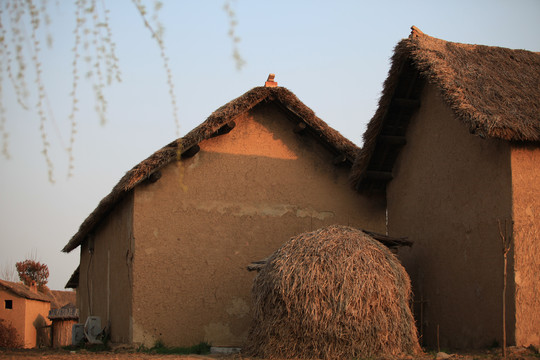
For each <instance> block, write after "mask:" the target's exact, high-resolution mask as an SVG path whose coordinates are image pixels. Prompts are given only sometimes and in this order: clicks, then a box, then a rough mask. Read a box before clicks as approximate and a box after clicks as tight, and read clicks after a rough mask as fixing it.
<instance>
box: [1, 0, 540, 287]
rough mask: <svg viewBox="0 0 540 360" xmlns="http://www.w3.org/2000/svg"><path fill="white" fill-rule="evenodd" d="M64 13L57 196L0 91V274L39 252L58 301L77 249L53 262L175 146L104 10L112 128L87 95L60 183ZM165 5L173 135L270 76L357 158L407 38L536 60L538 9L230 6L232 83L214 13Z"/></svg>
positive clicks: (66, 70)
mask: <svg viewBox="0 0 540 360" xmlns="http://www.w3.org/2000/svg"><path fill="white" fill-rule="evenodd" d="M50 3H54V2H50ZM60 3H61V5H60V7H58V8H57V7H55V6H54V4H51V11H50V14H51V17H52V21H53V24H52V26H51V33H52V35H53V38H54V47H53V49H52V50H46V51H44V53H43V54H42V55H43V56H42V59H43V67H44V72H45V73H44V79H45V83H46V86H47V91H48V94H49V97H50V103H51V108H52V110H53V112H54V115H55V119H56V123H57V126H56V128H55V127H54V126H52V125H50V124H49V125H48V127H47V132H48V134H49V137H50V140H51V143H52V148H51V154H52V158H53V162H54V166H55V178H56V183H55V184H54V185H51V184H50V183H48V181H47V172H46V167H45V162H44V160H43V156H42V155H41V154H40V151H41V143H40V137H39V131H38V127H39V119H38V117H37V115H36V114H35V112H32V111H24V110H22V109H20V108H19V107H18V106H17V105H16V102H15V100H14V96H13V95H14V94H13V93H14V91H13V89H12V87H11V86H10V84H9V83H8V82H6V81H5V80H4V83H3V84H2V90H3V92H4V94H5V102H6V107H7V116H8V118H7V124H6V128H7V130H8V132H9V134H10V152H11V155H12V158H11V159H10V160H5V159H4V158H1V159H0V172H1V174H2V176H0V266H2V265H3V264H6V263H15V262H16V261H19V260H23V259H24V258H25V257H26V256H27V255H28V254H30V253H31V252H32V251H34V252H37V254H38V258H39V259H40V260H41V261H43V262H45V263H46V264H48V265H49V268H50V272H51V276H50V282H49V285H50V287H51V288H54V289H61V288H63V286H64V285H65V283H66V282H67V280H68V278H69V276H70V275H71V273H72V271H73V270H74V269H75V268H76V267H77V265H78V260H79V250H78V249H77V250H74V251H73V252H72V253H70V254H64V253H61V252H60V250H61V249H62V247H63V246H64V245H65V244H66V243H67V242H68V241H69V239H70V238H71V236H72V235H73V234H74V233H75V232H76V231H77V229H78V227H79V225H80V224H81V223H82V221H83V220H84V219H85V218H86V216H87V215H88V214H89V213H90V212H91V211H92V210H93V209H94V208H95V207H96V206H97V204H98V203H99V201H100V200H101V199H102V198H103V197H104V196H105V195H107V194H108V193H109V191H110V190H111V189H112V187H113V186H114V185H115V184H116V182H117V181H118V180H119V179H120V177H121V176H122V175H123V174H124V173H125V172H126V171H127V170H129V169H130V168H131V167H133V166H134V165H135V164H137V163H138V162H139V161H141V160H143V159H144V158H146V157H147V156H148V155H150V154H151V153H153V152H154V151H155V150H157V149H159V148H160V147H162V146H164V145H165V144H167V143H169V142H170V141H171V140H173V139H174V138H175V133H176V128H175V124H174V120H173V117H172V110H171V103H170V99H169V98H168V93H167V87H166V86H165V84H166V77H165V73H164V71H163V67H162V65H161V60H160V58H159V52H158V48H157V46H156V45H155V44H154V43H153V42H152V40H151V39H150V36H149V34H148V32H147V31H146V30H145V29H144V27H143V25H142V23H141V21H140V17H139V15H138V14H137V13H136V11H135V10H134V8H133V5H132V3H131V1H127V0H125V1H119V0H115V1H107V2H106V3H107V4H108V6H109V7H110V10H111V26H112V28H113V36H114V40H115V42H116V44H117V52H118V57H119V58H120V66H121V71H122V74H123V82H122V83H121V84H117V85H114V86H113V87H111V88H109V89H107V90H106V94H107V96H108V101H109V112H108V118H109V122H108V124H107V125H106V126H100V125H99V119H98V118H97V115H96V114H95V113H94V112H93V98H92V94H91V92H90V88H89V85H88V84H87V83H85V82H84V81H81V85H80V86H81V96H80V98H81V111H80V112H79V113H78V124H79V133H78V136H77V139H76V143H75V176H74V177H73V178H71V179H69V180H66V174H67V156H66V154H65V152H64V151H63V146H62V143H64V144H66V143H67V139H68V136H69V125H68V121H67V117H68V114H69V110H70V100H69V97H68V94H69V92H70V91H71V83H72V81H71V78H70V74H71V62H72V59H73V54H72V53H71V48H72V44H73V35H72V31H73V28H74V16H73V13H74V9H73V7H72V5H71V3H70V2H68V1H61V2H60ZM164 5H165V6H164V9H163V11H162V14H161V19H162V22H163V24H164V25H165V28H166V33H165V44H166V47H167V52H168V55H169V57H170V67H171V69H172V73H173V78H174V81H175V86H176V97H177V102H178V105H179V118H180V123H181V130H180V131H181V135H183V134H185V133H186V132H188V131H189V130H191V129H192V128H193V127H195V126H196V125H198V124H199V123H201V122H202V121H204V120H205V119H206V117H207V116H208V115H210V113H212V111H214V110H215V109H217V108H218V107H219V106H221V105H223V104H225V103H227V102H228V101H230V100H232V99H233V98H235V97H237V96H239V95H241V94H243V93H244V92H246V91H248V90H250V89H251V88H253V87H255V86H259V85H263V84H264V81H265V80H266V77H267V75H268V74H269V73H271V72H272V73H275V74H276V80H277V82H278V83H279V85H280V86H284V87H287V88H288V89H289V90H291V91H292V92H294V93H295V94H296V95H297V96H298V97H299V98H300V100H302V101H303V102H304V103H305V104H306V105H307V106H309V107H310V108H311V109H313V110H314V111H315V112H316V114H317V115H318V116H319V117H320V118H322V119H323V120H325V121H326V122H327V123H328V124H329V125H330V126H332V127H334V128H335V129H337V130H338V131H340V132H341V133H342V134H343V135H344V136H346V137H348V138H349V139H351V140H352V141H353V142H355V143H356V144H358V145H361V142H362V140H361V139H362V134H363V132H364V129H365V125H366V123H367V122H368V121H369V119H370V118H371V116H372V115H373V113H374V111H375V109H376V104H377V101H378V98H379V95H380V91H381V89H382V83H383V81H384V79H385V78H386V75H387V72H388V69H389V58H390V56H391V55H392V51H393V48H394V46H395V45H396V43H397V42H398V41H399V40H400V39H402V38H405V37H407V36H408V35H409V33H410V27H411V25H416V26H417V27H419V28H420V29H421V30H422V31H423V32H425V33H426V34H428V35H431V36H434V37H438V38H442V39H445V40H449V41H456V42H464V43H475V44H484V45H495V46H502V47H509V48H522V49H527V50H532V51H540V1H539V0H514V1H511V0H508V1H502V0H490V1H471V0H464V1H436V0H431V1H369V2H368V1H327V0H326V1H318V0H305V1H294V0H287V1H285V0H274V1H256V0H236V1H232V5H233V6H234V8H235V10H236V13H237V19H238V22H239V24H238V26H237V28H236V32H237V34H238V35H239V36H240V37H241V42H240V43H239V45H238V47H239V50H240V53H241V55H242V56H243V58H244V59H245V60H246V62H247V64H246V66H245V67H244V69H243V70H242V71H241V72H238V71H237V70H236V68H235V64H234V61H233V59H232V56H231V53H232V46H231V41H230V39H229V38H228V36H227V31H228V18H227V16H226V14H225V12H224V11H223V2H222V1H172V0H164ZM34 99H35V98H34ZM34 102H35V101H34ZM31 103H32V102H31Z"/></svg>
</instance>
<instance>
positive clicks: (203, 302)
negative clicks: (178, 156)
mask: <svg viewBox="0 0 540 360" xmlns="http://www.w3.org/2000/svg"><path fill="white" fill-rule="evenodd" d="M235 121H236V127H235V128H234V129H233V130H232V131H231V132H230V133H229V134H226V135H222V136H219V137H215V138H211V139H209V140H206V141H203V142H202V143H201V144H200V146H201V151H200V152H199V153H198V154H197V155H195V156H194V157H193V158H191V159H187V160H186V161H184V162H183V163H182V165H183V169H180V168H179V165H178V164H176V163H175V164H171V165H169V166H168V167H166V168H164V169H163V171H162V173H163V176H162V177H161V179H160V180H159V181H157V182H156V183H153V184H148V185H142V186H139V187H137V188H136V190H135V200H134V237H135V254H136V255H135V259H134V265H133V271H134V288H133V298H134V300H133V301H134V307H133V340H134V342H139V343H144V344H146V345H152V344H153V343H154V342H155V341H156V340H161V341H163V342H164V343H165V345H168V346H173V345H175V346H187V345H192V344H196V343H199V342H201V341H207V342H210V343H211V344H212V345H214V346H240V345H241V344H242V342H243V340H244V339H245V337H246V335H247V331H248V327H249V324H250V309H251V294H250V292H251V285H252V280H253V278H254V276H255V274H254V273H250V272H248V271H247V270H246V266H247V265H248V264H249V263H250V262H252V261H254V260H260V259H263V258H266V257H267V256H269V255H270V254H271V253H272V252H273V251H274V250H276V249H277V248H278V247H279V246H280V245H281V244H282V243H283V242H284V241H285V240H287V239H288V238H290V237H291V236H293V235H297V234H299V233H302V232H305V231H310V230H315V229H317V228H320V227H323V226H327V225H330V224H344V225H351V226H356V227H360V228H366V229H372V230H374V231H379V232H384V231H385V216H384V201H381V200H380V199H379V201H369V200H368V199H367V198H365V197H362V196H361V195H360V194H358V193H356V192H354V191H353V190H352V189H351V187H350V186H349V184H348V172H349V170H350V169H349V168H348V167H336V166H334V165H333V164H332V160H333V157H334V155H332V154H330V153H329V152H328V151H327V150H326V149H324V148H323V147H322V146H321V145H320V144H319V143H317V142H316V141H314V139H313V138H312V137H311V136H309V135H307V134H303V135H298V134H295V133H294V132H293V128H294V126H295V123H294V122H292V121H290V120H289V119H287V118H286V117H285V114H284V113H283V112H282V111H281V110H279V109H278V108H277V107H275V106H274V105H263V106H258V107H256V108H255V109H254V110H252V111H251V112H250V113H249V114H247V115H243V116H242V117H240V118H237V119H236V120H235ZM182 172H183V174H184V177H183V180H182V184H181V183H180V181H181V180H180V179H181V173H182ZM184 185H185V187H186V189H187V190H186V191H183V189H182V187H183V186H184Z"/></svg>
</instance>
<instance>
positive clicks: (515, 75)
mask: <svg viewBox="0 0 540 360" xmlns="http://www.w3.org/2000/svg"><path fill="white" fill-rule="evenodd" d="M391 62H392V64H391V68H390V71H389V73H388V77H387V79H386V81H385V83H384V87H383V91H382V95H381V98H380V100H379V107H378V109H377V111H376V113H375V115H374V116H373V118H372V119H371V121H370V122H369V124H368V126H367V130H366V132H365V133H364V146H363V148H362V150H361V152H360V153H359V155H358V157H357V159H356V162H355V164H354V166H353V171H352V174H351V179H352V182H353V184H354V185H355V186H356V187H357V188H360V187H365V185H367V186H368V187H369V188H373V187H375V188H376V189H379V190H383V191H384V187H385V184H386V183H387V182H388V181H390V180H391V178H392V177H391V171H392V166H393V162H394V161H395V158H396V157H397V154H398V153H399V150H400V146H403V145H404V144H405V140H404V139H403V140H402V141H398V146H395V147H394V149H389V148H388V146H386V145H385V144H382V143H383V141H382V137H384V136H388V135H387V134H386V133H385V131H386V130H387V128H388V126H387V125H388V124H389V123H392V122H395V121H396V114H395V112H393V111H392V106H393V104H395V103H396V101H395V100H396V99H397V98H398V95H397V93H399V92H400V91H402V89H404V88H407V87H408V86H411V87H415V85H414V84H412V82H416V84H417V85H416V90H415V91H413V94H411V95H410V96H411V97H410V98H408V99H405V100H414V101H419V95H420V94H419V90H421V89H422V86H421V83H422V82H425V81H427V82H429V83H430V84H432V85H433V87H434V88H436V89H438V90H439V91H440V94H441V98H442V99H443V101H444V102H445V104H446V105H447V106H448V107H449V108H450V109H451V110H452V112H453V113H454V115H455V117H456V118H457V119H459V120H460V121H462V122H463V123H464V124H465V125H466V126H467V127H468V129H469V131H470V132H471V133H472V134H474V135H478V136H479V137H482V138H485V137H490V138H497V139H502V140H505V141H512V142H529V143H531V142H533V143H538V142H540V53H536V52H531V51H526V50H512V49H506V48H500V47H493V46H482V45H468V44H459V43H453V42H448V41H444V40H440V39H436V38H433V37H430V36H427V35H425V34H423V33H422V32H421V31H419V30H418V29H417V28H415V27H413V31H412V33H411V36H410V37H409V38H407V39H404V40H402V41H401V42H399V43H398V44H397V46H396V48H395V50H394V55H393V57H392V60H391ZM410 104H411V102H410V101H409V104H408V105H410ZM397 116H398V117H401V118H404V119H401V120H400V122H401V123H399V124H398V127H399V129H398V130H397V131H401V132H403V134H400V135H399V136H400V137H404V135H405V134H404V131H405V130H406V127H407V123H408V121H409V120H410V117H411V116H412V114H410V113H409V114H408V116H403V114H402V113H399V112H398V115H397ZM393 129H396V126H394V128H393ZM390 136H395V135H393V134H391V135H390ZM394 140H396V138H394ZM398 140H399V139H398ZM381 151H382V152H383V153H388V154H383V155H381V154H380V152H381ZM376 156H382V157H383V159H375V160H376V161H374V158H375V157H376ZM374 162H375V163H377V164H374ZM383 163H384V166H383ZM374 184H375V186H374ZM377 185H379V186H377Z"/></svg>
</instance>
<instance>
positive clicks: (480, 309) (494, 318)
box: [387, 85, 515, 349]
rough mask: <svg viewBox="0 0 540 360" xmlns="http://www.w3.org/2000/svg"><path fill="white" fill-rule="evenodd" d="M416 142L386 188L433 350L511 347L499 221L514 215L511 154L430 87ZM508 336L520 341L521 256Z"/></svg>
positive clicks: (414, 123)
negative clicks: (472, 129)
mask: <svg viewBox="0 0 540 360" xmlns="http://www.w3.org/2000/svg"><path fill="white" fill-rule="evenodd" d="M421 103H422V106H421V107H420V109H419V110H418V111H417V113H416V114H415V115H414V116H413V118H412V119H411V123H410V125H409V128H408V130H407V135H406V136H407V145H406V146H405V147H404V148H403V149H402V151H401V153H400V155H399V157H398V159H397V161H396V165H395V167H394V174H393V175H394V179H393V180H392V181H391V182H390V183H389V185H388V187H387V201H388V217H389V225H388V226H389V233H390V235H392V236H408V237H409V239H410V240H412V241H413V242H414V246H413V247H412V248H410V249H409V248H404V249H402V250H400V258H401V259H402V261H403V263H404V265H405V267H406V269H407V271H408V272H409V274H410V276H411V279H412V283H413V289H414V295H415V298H414V300H415V314H416V320H417V323H418V328H419V332H420V335H421V336H422V339H423V342H424V345H427V346H428V347H432V348H434V347H436V346H437V332H439V338H440V340H439V341H440V346H441V348H442V347H446V348H458V349H459V348H462V349H465V348H482V347H487V346H491V345H492V344H493V343H494V342H495V341H497V342H498V343H499V344H501V343H502V310H501V309H502V300H501V299H502V277H503V275H502V274H503V260H502V250H501V239H500V237H499V230H498V220H502V221H504V220H505V219H507V220H510V219H511V217H512V193H511V186H512V185H511V180H512V179H511V172H510V149H509V145H508V144H507V143H506V142H503V141H498V140H493V139H481V138H479V137H476V136H473V135H471V134H470V133H469V132H468V131H467V128H466V126H465V125H464V124H463V123H461V122H460V121H459V120H458V119H456V118H454V116H453V113H452V112H451V110H450V109H449V108H448V107H446V106H445V105H444V104H443V102H442V100H441V97H440V95H439V93H438V91H437V90H436V89H435V88H434V87H433V86H432V85H426V87H425V88H424V90H423V93H422V98H421ZM509 258H510V262H509V266H508V273H509V274H510V275H509V279H508V282H509V283H508V291H507V293H508V296H507V302H506V303H507V311H506V312H507V320H506V323H507V335H508V343H510V344H511V343H513V342H514V329H515V317H514V308H513V304H514V299H513V275H512V274H513V272H512V267H513V264H512V261H511V260H512V255H511V254H510V256H509Z"/></svg>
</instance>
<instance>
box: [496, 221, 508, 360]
mask: <svg viewBox="0 0 540 360" xmlns="http://www.w3.org/2000/svg"><path fill="white" fill-rule="evenodd" d="M497 222H498V224H499V235H500V237H501V242H502V253H503V291H502V330H503V343H502V356H503V359H506V279H507V267H508V266H507V264H508V252H509V251H510V245H511V241H512V236H508V231H507V228H508V226H507V221H506V219H504V232H503V230H502V228H501V220H497Z"/></svg>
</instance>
